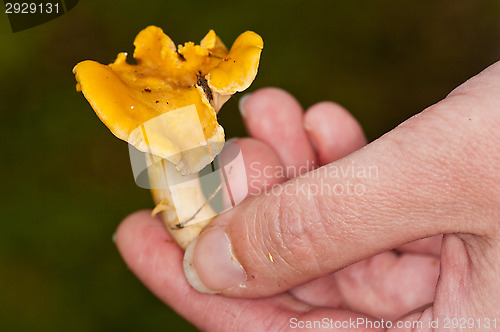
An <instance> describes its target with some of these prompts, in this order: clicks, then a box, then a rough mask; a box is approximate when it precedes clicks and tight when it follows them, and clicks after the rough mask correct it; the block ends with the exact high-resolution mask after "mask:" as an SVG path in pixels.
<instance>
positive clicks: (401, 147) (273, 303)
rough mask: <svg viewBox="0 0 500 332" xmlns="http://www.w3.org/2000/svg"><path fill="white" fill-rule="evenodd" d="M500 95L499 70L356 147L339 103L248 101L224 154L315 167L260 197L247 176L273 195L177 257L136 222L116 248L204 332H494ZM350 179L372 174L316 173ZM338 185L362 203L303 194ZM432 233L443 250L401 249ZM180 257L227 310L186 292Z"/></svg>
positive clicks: (248, 203) (268, 92) (157, 225)
mask: <svg viewBox="0 0 500 332" xmlns="http://www.w3.org/2000/svg"><path fill="white" fill-rule="evenodd" d="M499 96H500V63H496V64H494V65H492V66H491V67H489V68H488V69H486V70H485V71H483V72H482V73H481V74H479V75H478V76H476V77H474V78H472V79H471V80H469V81H467V82H466V83H464V84H463V85H461V86H460V87H459V88H457V89H455V90H454V91H453V92H452V93H451V94H450V95H448V97H447V98H446V99H444V100H443V101H442V102H440V103H438V104H436V105H433V106H431V107H430V108H428V109H426V110H425V111H423V112H422V113H421V114H420V115H419V116H417V117H413V118H411V119H409V120H408V121H406V122H404V123H403V124H402V125H400V126H399V127H397V128H395V129H394V130H392V131H391V132H389V133H387V134H386V135H384V136H383V137H381V138H380V139H378V140H376V141H374V142H372V143H370V144H368V145H367V146H366V147H364V148H362V149H359V148H360V147H361V146H362V145H363V144H364V138H363V135H362V133H361V131H360V129H359V126H358V125H357V124H356V122H355V121H354V119H353V118H352V117H351V116H350V115H349V114H348V113H347V112H346V111H345V110H344V109H342V108H341V107H340V106H338V105H337V104H333V103H328V102H325V103H319V104H317V105H314V106H312V107H311V108H310V109H308V110H307V112H306V113H305V116H303V115H302V110H301V108H300V106H299V104H298V103H297V102H296V101H295V99H294V98H293V97H291V96H290V95H288V94H286V93H285V92H283V91H281V90H277V89H263V90H259V91H257V92H254V93H253V94H252V95H251V96H250V97H249V98H247V99H246V100H245V102H244V103H243V106H242V107H243V109H242V112H243V114H244V121H245V124H246V126H247V128H248V131H249V132H250V133H251V135H252V136H253V137H254V138H247V139H242V140H239V141H237V144H238V145H240V147H241V150H242V153H243V156H244V159H245V163H246V164H249V163H254V166H256V165H259V164H260V165H261V168H260V170H263V168H264V167H267V166H269V167H285V166H288V165H293V167H299V166H301V165H312V164H313V163H312V161H315V162H316V163H315V164H318V163H319V164H320V165H324V166H323V167H322V168H320V169H317V170H312V173H311V174H309V175H308V176H307V175H305V176H301V177H298V178H295V179H288V181H286V182H282V181H283V179H271V180H272V181H267V184H264V182H265V181H264V180H269V179H267V178H265V177H263V176H262V172H261V173H259V172H258V169H256V168H254V169H253V170H251V168H249V167H247V171H248V172H249V173H248V174H247V177H248V178H249V179H250V180H253V181H254V182H253V183H254V184H257V183H260V184H261V188H262V187H263V186H271V185H276V184H277V185H278V186H281V188H283V191H282V192H281V194H279V191H276V190H274V191H272V192H274V193H275V194H261V195H259V196H255V197H249V198H247V199H246V200H245V201H244V202H243V203H241V204H240V205H238V206H236V207H235V208H233V209H232V210H229V211H228V212H226V213H224V214H222V215H220V216H218V217H217V218H216V219H215V220H214V221H213V222H212V223H211V224H210V225H209V226H208V228H207V229H206V230H205V231H204V232H203V233H202V234H201V236H200V237H199V238H198V240H197V241H196V242H195V243H193V244H191V245H190V247H189V248H188V250H187V254H186V257H184V253H183V251H182V250H180V249H179V248H178V247H177V246H176V245H175V244H173V243H170V242H169V241H170V239H171V237H170V235H169V234H168V233H167V232H166V231H165V230H164V229H163V227H162V225H161V221H160V220H159V219H158V218H152V217H151V216H150V214H149V213H148V212H138V213H135V214H133V215H131V216H130V217H128V218H127V219H126V220H124V221H123V222H122V224H121V225H120V227H119V228H118V231H117V233H116V242H117V246H118V249H119V250H120V252H121V254H122V256H123V258H124V260H125V262H126V263H127V264H128V266H129V267H130V269H131V270H132V271H133V272H134V273H135V274H136V275H137V276H138V277H139V278H140V279H141V280H142V281H143V282H144V283H145V284H146V286H147V287H149V288H150V289H151V290H152V291H153V293H155V294H156V295H157V296H158V297H159V298H160V299H161V300H162V301H164V302H165V303H167V304H168V305H169V306H171V307H172V308H173V309H174V310H176V311H177V312H178V313H179V314H181V315H182V316H184V317H185V318H186V319H188V320H189V321H191V322H192V323H193V324H194V325H195V326H197V327H198V328H200V329H202V330H206V331H239V330H242V331H244V330H248V329H249V327H250V328H251V329H252V330H255V331H264V330H287V329H288V328H297V327H299V326H301V325H302V326H305V325H304V324H306V323H307V322H314V321H318V320H319V321H322V322H323V319H326V320H327V324H330V322H331V324H335V323H342V322H345V321H347V322H348V321H349V320H350V319H351V320H355V321H358V320H360V321H361V322H370V321H372V322H373V321H374V320H379V319H384V320H385V321H386V322H387V321H388V320H389V321H390V322H392V320H395V319H397V318H398V317H402V318H401V320H402V321H405V322H407V323H411V322H412V321H420V322H422V324H423V326H428V325H425V324H429V322H430V321H431V320H436V319H439V321H440V322H441V323H442V322H443V320H444V319H445V318H453V317H457V318H458V319H460V318H471V319H472V320H473V321H474V322H475V324H476V325H475V326H474V328H471V330H480V329H479V328H478V325H477V324H478V323H477V322H478V321H479V322H480V323H481V324H482V325H481V326H482V327H484V326H485V324H489V326H490V329H489V330H491V331H493V330H496V329H498V324H499V317H500V305H499V303H498V299H499V298H500V294H499V292H500V290H499V288H498V287H497V285H498V283H499V282H500V277H499V276H500V273H499V271H498V269H499V267H500V264H499V262H498V260H499V259H498V257H499V255H498V253H499V252H500V234H499V232H500V231H499V227H498V215H499V214H500V201H499V197H500V169H499V168H498V165H499V164H500V163H499V162H500V160H499V156H500V135H499V133H498V130H497V129H498V128H499V127H500V113H499V112H498V110H499V109H500V97H499ZM306 128H307V129H306ZM358 149H359V150H358ZM355 150H357V151H356V152H354V151H355ZM350 152H353V153H351V154H349V153H350ZM342 157H343V158H342ZM339 158H341V159H339ZM351 165H356V166H362V167H369V166H377V169H378V175H377V176H376V177H372V178H362V177H360V178H347V177H328V176H326V175H325V174H329V173H327V172H325V170H329V171H332V172H333V171H335V170H341V169H344V170H347V169H348V168H349V167H350V166H351ZM252 172H253V173H252ZM259 174H260V175H261V176H260V177H259V176H258V175H259ZM313 175H314V176H313ZM273 181H274V182H273ZM348 181H351V184H360V185H362V186H364V188H365V191H364V194H363V195H334V194H322V195H320V194H317V195H313V196H312V197H308V196H307V192H305V193H304V191H303V190H307V189H303V188H308V187H309V188H312V187H313V186H314V185H317V186H320V185H331V186H335V185H347V182H348ZM301 188H302V189H301ZM285 189H286V190H285ZM289 193H296V194H293V195H291V194H289ZM250 194H252V191H251V190H250ZM254 194H255V193H254ZM442 233H444V234H445V236H444V238H443V241H442V246H440V242H441V241H440V238H437V237H433V238H429V239H426V240H420V241H417V242H412V241H415V240H418V239H423V238H427V237H430V236H433V235H439V234H442ZM393 248H397V253H395V252H394V251H391V249H393ZM440 249H441V250H440ZM271 257H272V259H271ZM183 259H184V260H185V262H186V266H189V269H190V270H194V271H195V272H196V273H195V274H193V273H191V272H192V271H191V272H190V274H189V282H190V283H191V284H192V285H194V286H195V287H196V288H197V289H199V290H202V291H204V292H217V293H220V294H222V295H224V296H218V295H206V294H201V293H199V292H197V291H196V290H194V289H193V288H191V287H190V286H189V284H188V281H187V280H186V279H185V277H184V269H183V267H182V261H183ZM235 262H237V263H235ZM438 274H439V281H437V278H438ZM426 303H430V304H429V305H427V306H424V305H425V304H426ZM414 309H417V310H416V311H414V312H412V310H414ZM379 323H380V322H379ZM328 326H330V325H328ZM331 326H333V327H335V325H331ZM366 326H368V323H365V325H361V326H359V328H358V329H356V328H355V329H354V330H362V329H363V327H366ZM385 326H388V325H385ZM394 326H396V322H394ZM365 330H377V329H374V328H373V329H369V328H366V329H365ZM378 330H383V329H378Z"/></svg>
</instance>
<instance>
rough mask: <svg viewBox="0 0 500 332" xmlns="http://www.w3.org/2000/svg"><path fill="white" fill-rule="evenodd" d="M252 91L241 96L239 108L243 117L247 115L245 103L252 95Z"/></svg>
mask: <svg viewBox="0 0 500 332" xmlns="http://www.w3.org/2000/svg"><path fill="white" fill-rule="evenodd" d="M250 95H251V93H245V94H244V95H243V96H241V98H240V100H239V101H238V108H239V109H240V113H241V116H242V117H245V116H246V115H245V108H244V104H245V101H246V100H247V99H248V97H250Z"/></svg>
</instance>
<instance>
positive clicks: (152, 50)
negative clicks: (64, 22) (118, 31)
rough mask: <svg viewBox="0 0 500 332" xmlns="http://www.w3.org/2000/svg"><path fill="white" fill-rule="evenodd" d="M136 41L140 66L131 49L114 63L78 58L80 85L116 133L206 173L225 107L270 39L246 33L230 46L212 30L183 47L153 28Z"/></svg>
mask: <svg viewBox="0 0 500 332" xmlns="http://www.w3.org/2000/svg"><path fill="white" fill-rule="evenodd" d="M134 46H135V51H134V55H133V57H134V58H135V60H136V64H129V63H127V61H126V58H127V54H126V53H119V54H118V56H117V58H116V60H115V62H114V63H111V64H109V65H103V64H100V63H98V62H95V61H91V60H86V61H82V62H80V63H78V64H77V65H76V66H75V67H74V69H73V72H74V74H75V76H76V80H77V82H78V84H77V90H81V91H82V92H83V94H84V96H85V98H86V99H87V100H88V101H89V103H90V105H91V106H92V108H93V109H94V111H95V112H96V114H97V116H98V117H99V118H100V119H101V121H102V122H103V123H104V124H105V125H106V126H107V127H108V128H109V129H110V130H111V132H112V133H113V134H114V135H115V136H116V137H118V138H120V139H122V140H124V141H127V142H128V143H129V144H131V145H133V146H134V147H135V148H137V149H138V150H140V151H143V152H149V153H152V154H154V155H157V156H159V157H161V158H165V159H167V160H169V161H170V162H172V163H174V164H175V165H176V167H177V169H178V171H179V172H180V173H181V174H190V173H194V172H197V171H199V170H200V169H202V168H203V167H204V166H205V165H207V164H208V163H210V162H211V161H212V160H213V158H214V157H215V156H216V155H217V154H218V153H219V152H220V151H221V150H222V147H223V143H224V131H223V129H222V127H221V126H220V125H219V124H218V123H217V112H218V111H219V109H220V107H221V106H222V104H223V103H224V102H225V101H226V100H227V99H229V97H230V96H231V95H232V94H234V93H235V92H237V91H243V90H244V89H246V88H248V86H250V84H251V83H252V81H253V80H254V79H255V76H256V74H257V68H258V65H259V59H260V54H261V51H262V47H263V42H262V38H261V37H260V36H259V35H257V34H256V33H254V32H251V31H247V32H244V33H243V34H241V35H240V36H239V37H238V38H237V39H236V41H235V42H234V44H233V46H232V47H231V49H230V50H229V51H228V50H227V48H226V46H225V45H224V43H223V42H222V41H221V40H220V38H219V37H218V36H217V35H216V34H215V32H214V31H213V30H210V31H209V32H208V33H207V35H206V36H205V37H204V38H203V39H202V40H201V42H200V45H195V44H194V43H193V42H186V43H185V44H184V45H179V46H178V47H176V46H175V44H174V42H173V41H172V40H171V39H170V38H169V37H168V36H167V35H166V34H164V33H163V31H162V30H161V29H160V28H158V27H155V26H149V27H147V28H146V29H144V30H142V31H141V32H140V33H139V34H138V35H137V37H136V38H135V41H134ZM173 111H175V112H173ZM168 113H171V114H168Z"/></svg>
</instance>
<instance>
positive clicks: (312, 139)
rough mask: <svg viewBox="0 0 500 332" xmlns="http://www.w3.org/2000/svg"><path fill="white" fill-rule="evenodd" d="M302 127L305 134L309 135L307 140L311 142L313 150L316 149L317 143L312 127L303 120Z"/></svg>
mask: <svg viewBox="0 0 500 332" xmlns="http://www.w3.org/2000/svg"><path fill="white" fill-rule="evenodd" d="M304 129H305V130H306V132H307V136H309V141H310V142H311V144H312V146H313V149H314V150H315V151H318V143H316V138H315V137H314V134H313V132H312V128H311V126H310V125H309V124H308V123H307V122H304Z"/></svg>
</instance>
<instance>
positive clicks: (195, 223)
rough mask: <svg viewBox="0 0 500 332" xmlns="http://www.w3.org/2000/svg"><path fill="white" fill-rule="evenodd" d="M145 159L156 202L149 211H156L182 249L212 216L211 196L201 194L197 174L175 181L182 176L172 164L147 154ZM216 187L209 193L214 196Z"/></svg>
mask: <svg viewBox="0 0 500 332" xmlns="http://www.w3.org/2000/svg"><path fill="white" fill-rule="evenodd" d="M146 158H151V163H150V167H148V176H149V181H150V185H151V188H153V189H151V193H152V196H153V200H154V202H155V204H156V207H155V209H154V210H153V212H152V214H153V215H156V214H160V216H161V218H162V220H163V222H164V224H165V226H166V228H167V230H168V232H169V233H170V234H171V235H172V237H173V238H174V240H175V241H176V242H177V243H178V244H179V246H180V247H182V248H183V249H186V247H187V246H188V244H189V243H190V242H191V241H192V240H194V239H195V238H196V237H197V236H198V235H199V234H200V232H201V231H202V229H203V228H204V227H205V226H206V225H208V224H209V223H210V222H211V221H212V219H213V217H214V216H215V212H214V210H213V209H212V207H211V206H210V204H208V203H209V200H210V198H211V197H210V198H209V199H207V198H206V197H205V194H204V193H203V189H202V186H201V182H200V177H199V173H194V174H191V175H189V177H188V178H187V179H186V180H185V181H182V182H179V183H177V181H175V180H176V179H179V177H181V176H182V175H180V174H179V173H178V172H177V170H176V169H175V166H174V164H172V163H170V162H169V161H168V160H166V159H161V160H158V158H157V157H154V156H152V155H149V154H147V157H146ZM169 179H170V184H169ZM157 188H161V189H157ZM219 190H220V187H219V188H217V189H216V191H215V192H214V193H213V194H212V195H211V196H215V195H216V194H217V192H218V191H219Z"/></svg>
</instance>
